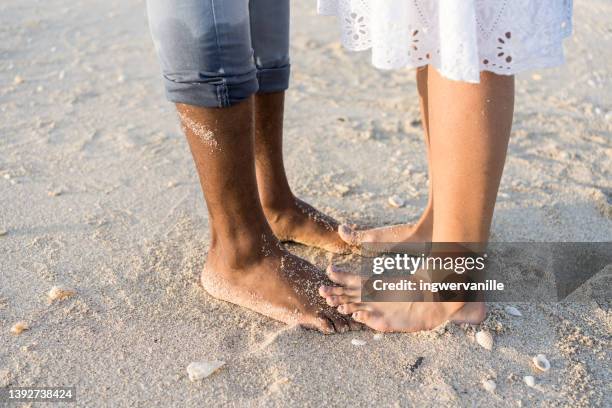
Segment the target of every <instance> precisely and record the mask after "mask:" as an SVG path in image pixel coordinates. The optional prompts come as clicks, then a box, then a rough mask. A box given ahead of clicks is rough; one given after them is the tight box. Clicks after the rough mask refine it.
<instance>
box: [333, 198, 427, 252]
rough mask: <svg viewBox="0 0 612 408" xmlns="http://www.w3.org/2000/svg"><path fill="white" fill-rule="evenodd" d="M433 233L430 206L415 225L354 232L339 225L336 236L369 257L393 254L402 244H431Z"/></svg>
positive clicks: (354, 230)
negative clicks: (384, 253)
mask: <svg viewBox="0 0 612 408" xmlns="http://www.w3.org/2000/svg"><path fill="white" fill-rule="evenodd" d="M432 231H433V210H432V208H431V206H427V209H426V210H425V212H424V213H423V215H422V216H421V219H420V220H419V221H418V222H417V223H416V224H400V225H391V226H388V227H380V228H373V229H368V230H356V229H354V228H353V227H351V226H349V225H345V224H343V225H340V227H339V228H338V234H339V235H340V237H341V238H342V240H343V241H344V242H346V243H347V244H348V245H350V246H351V247H352V248H353V249H354V250H355V251H357V252H359V253H362V254H365V255H369V254H377V253H382V252H393V251H394V250H395V249H397V247H398V246H401V245H402V244H422V243H428V242H431V238H432Z"/></svg>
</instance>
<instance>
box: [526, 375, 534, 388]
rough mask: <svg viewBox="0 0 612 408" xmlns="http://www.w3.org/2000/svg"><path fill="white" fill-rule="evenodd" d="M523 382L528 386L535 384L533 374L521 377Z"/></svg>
mask: <svg viewBox="0 0 612 408" xmlns="http://www.w3.org/2000/svg"><path fill="white" fill-rule="evenodd" d="M523 382H524V383H525V384H527V386H528V387H533V386H535V378H533V376H531V375H526V376H524V377H523Z"/></svg>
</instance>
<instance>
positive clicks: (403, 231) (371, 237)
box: [338, 66, 434, 251]
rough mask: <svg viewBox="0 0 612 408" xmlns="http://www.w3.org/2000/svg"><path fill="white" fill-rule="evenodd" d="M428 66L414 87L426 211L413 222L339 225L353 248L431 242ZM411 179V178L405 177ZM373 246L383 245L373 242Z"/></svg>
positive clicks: (423, 69)
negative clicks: (424, 155)
mask: <svg viewBox="0 0 612 408" xmlns="http://www.w3.org/2000/svg"><path fill="white" fill-rule="evenodd" d="M428 75H429V66H425V67H422V68H419V69H417V71H416V78H417V89H418V91H419V105H420V108H421V123H422V124H423V134H424V136H425V145H426V146H427V167H428V172H429V195H428V200H427V205H426V206H425V210H424V211H423V214H421V217H420V218H419V220H418V221H417V222H416V223H414V224H399V225H392V226H388V227H381V228H374V229H369V230H361V231H360V230H355V229H353V228H352V227H350V226H348V225H341V226H340V228H339V230H338V232H339V234H340V236H341V237H342V239H343V240H344V241H345V242H347V243H348V244H349V245H351V246H352V247H353V248H355V249H356V250H360V249H365V248H367V247H368V244H370V243H384V244H391V245H388V246H387V245H385V246H384V249H386V250H387V249H388V250H389V251H392V250H393V245H392V244H394V243H406V242H409V243H421V242H431V237H432V233H433V219H434V211H433V183H432V180H431V146H430V139H429V98H428V92H427V78H428ZM407 182H410V180H407ZM372 247H373V248H382V247H381V246H380V245H374V246H372Z"/></svg>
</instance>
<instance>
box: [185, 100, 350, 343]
mask: <svg viewBox="0 0 612 408" xmlns="http://www.w3.org/2000/svg"><path fill="white" fill-rule="evenodd" d="M177 109H178V112H179V116H180V118H181V123H182V125H183V128H184V131H185V134H186V136H187V140H188V142H189V146H190V148H191V152H192V154H193V159H194V161H195V164H196V168H197V171H198V175H199V177H200V183H201V186H202V190H203V192H204V197H205V199H206V204H207V207H208V212H209V222H210V229H211V245H210V250H209V252H208V259H207V261H206V265H205V267H204V271H203V272H202V276H201V282H202V285H203V287H204V288H205V289H206V290H207V291H208V292H209V293H210V294H211V295H212V296H214V297H216V298H218V299H222V300H225V301H228V302H232V303H235V304H237V305H240V306H243V307H246V308H248V309H251V310H254V311H256V312H259V313H261V314H263V315H266V316H269V317H271V318H273V319H276V320H280V321H282V322H286V323H288V324H298V325H302V326H306V327H310V328H316V329H318V330H320V331H322V332H324V333H332V332H334V331H338V332H343V331H346V330H347V329H348V328H349V323H348V320H347V319H345V318H344V317H341V316H340V315H338V314H337V312H335V311H334V310H333V309H331V308H329V307H328V306H327V305H325V302H323V301H322V300H320V298H319V297H318V296H317V288H318V287H319V285H320V282H321V281H322V279H323V278H324V275H323V274H322V273H321V272H320V271H318V270H317V269H316V268H315V267H313V266H312V265H311V264H309V263H308V262H306V261H304V260H302V259H300V258H297V257H295V256H292V255H291V254H289V253H288V252H286V251H285V250H284V249H283V248H282V247H281V246H280V244H279V242H278V240H277V239H276V237H275V236H274V234H273V233H272V231H271V229H270V227H269V225H268V223H267V222H266V218H265V216H264V213H263V210H262V207H261V204H260V201H259V194H258V190H257V182H256V176H255V161H254V154H253V149H254V147H253V132H254V129H253V98H250V99H249V100H248V101H245V102H242V103H240V104H238V105H236V106H233V107H230V108H224V109H209V108H201V107H196V106H190V105H182V104H179V105H177Z"/></svg>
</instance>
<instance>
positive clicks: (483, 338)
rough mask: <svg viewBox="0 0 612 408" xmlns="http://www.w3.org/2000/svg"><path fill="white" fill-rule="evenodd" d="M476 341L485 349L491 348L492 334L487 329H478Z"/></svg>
mask: <svg viewBox="0 0 612 408" xmlns="http://www.w3.org/2000/svg"><path fill="white" fill-rule="evenodd" d="M476 343H478V344H479V345H480V346H481V347H484V348H486V349H487V350H493V336H491V333H489V332H487V331H479V332H478V333H476Z"/></svg>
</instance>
